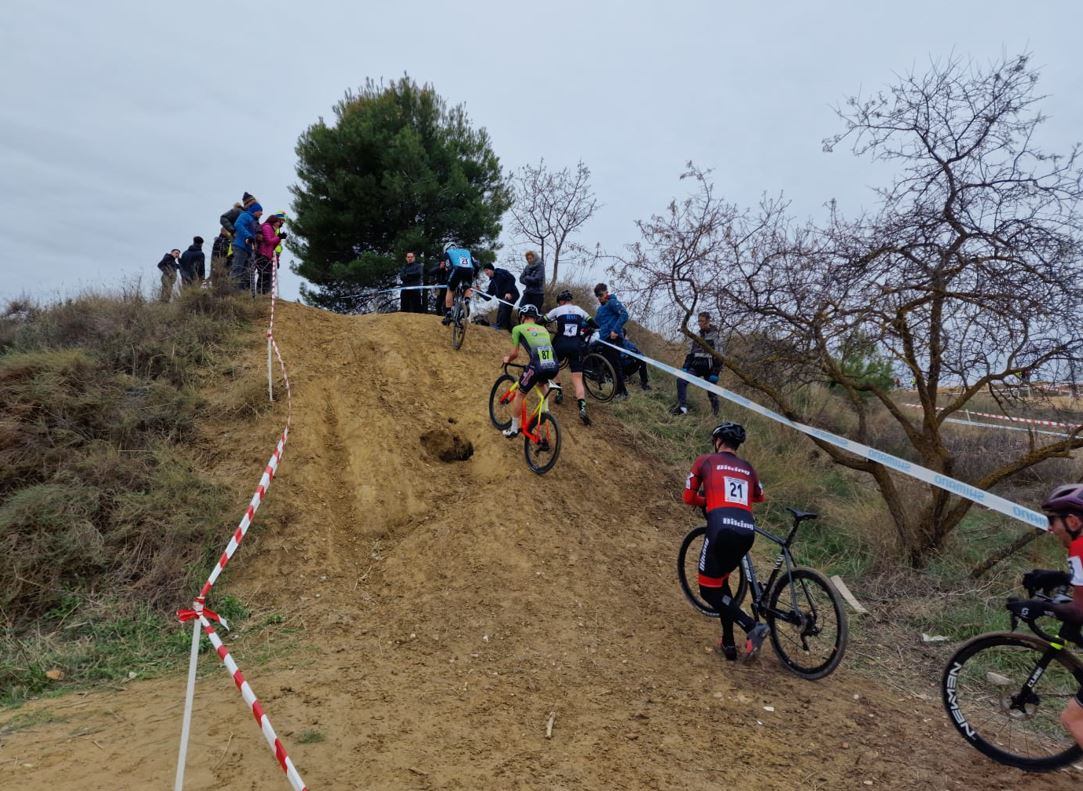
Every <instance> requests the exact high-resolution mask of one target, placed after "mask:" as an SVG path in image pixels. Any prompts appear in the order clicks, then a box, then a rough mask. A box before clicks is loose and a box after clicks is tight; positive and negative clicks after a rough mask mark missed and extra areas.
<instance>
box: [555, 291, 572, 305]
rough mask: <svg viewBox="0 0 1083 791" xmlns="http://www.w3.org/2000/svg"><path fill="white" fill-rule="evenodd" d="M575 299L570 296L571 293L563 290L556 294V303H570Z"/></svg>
mask: <svg viewBox="0 0 1083 791" xmlns="http://www.w3.org/2000/svg"><path fill="white" fill-rule="evenodd" d="M573 299H575V297H573V296H572V292H571V291H569V290H568V289H564V290H563V291H561V292H560V293H559V294H557V302H571V301H572V300H573Z"/></svg>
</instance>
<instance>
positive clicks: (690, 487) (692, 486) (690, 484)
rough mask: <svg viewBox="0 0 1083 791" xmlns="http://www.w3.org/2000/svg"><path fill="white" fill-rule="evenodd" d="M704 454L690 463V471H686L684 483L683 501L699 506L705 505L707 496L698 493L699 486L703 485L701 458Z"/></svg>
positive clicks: (703, 457)
mask: <svg viewBox="0 0 1083 791" xmlns="http://www.w3.org/2000/svg"><path fill="white" fill-rule="evenodd" d="M705 458H707V457H706V456H699V457H697V458H696V460H695V461H694V462H693V463H692V471H691V472H690V473H688V480H687V481H686V482H685V485H684V501H685V502H686V503H688V505H698V506H700V507H702V506H705V505H707V498H706V497H704V496H703V494H702V493H700V487H701V486H702V485H703V460H704V459H705Z"/></svg>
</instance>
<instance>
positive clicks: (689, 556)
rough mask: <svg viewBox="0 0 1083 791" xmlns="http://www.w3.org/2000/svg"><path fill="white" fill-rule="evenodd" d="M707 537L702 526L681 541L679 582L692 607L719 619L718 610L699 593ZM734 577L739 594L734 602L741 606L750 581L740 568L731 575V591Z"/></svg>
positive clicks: (678, 558)
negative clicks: (700, 561)
mask: <svg viewBox="0 0 1083 791" xmlns="http://www.w3.org/2000/svg"><path fill="white" fill-rule="evenodd" d="M706 535H707V528H706V527H704V526H702V525H701V526H699V527H697V528H694V529H693V530H691V531H690V532H689V533H688V535H686V536H685V537H684V540H683V541H681V548H680V550H679V551H678V552H677V582H679V583H680V586H681V592H682V593H683V594H684V598H686V599H688V603H689V604H691V605H692V607H694V608H695V609H696V610H697V611H698V612H700V613H702V614H703V615H706V616H708V617H709V618H717V617H718V610H716V609H715V608H714V607H712V606H711V605H710V604H708V603H707V600H706V599H704V598H703V597H702V596H701V595H700V593H699V556H700V554H701V553H702V552H703V540H704V536H706ZM734 575H736V577H737V592H736V593H735V594H734V596H733V600H734V601H735V602H737V604H738V605H739V604H740V603H741V602H742V601H744V598H745V594H747V593H748V580H747V579H746V578H745V570H744V567H743V566H738V567H737V568H736V569H735V570H734V571H733V573H731V574H730V589H731V590H732V589H733V579H734Z"/></svg>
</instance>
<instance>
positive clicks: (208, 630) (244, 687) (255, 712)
mask: <svg viewBox="0 0 1083 791" xmlns="http://www.w3.org/2000/svg"><path fill="white" fill-rule="evenodd" d="M277 299H278V260H277V257H276V259H275V260H274V262H273V265H272V267H271V318H270V322H269V324H268V327H267V343H268V349H267V354H268V363H269V361H270V355H271V352H272V351H273V352H274V355H275V357H277V359H278V365H279V367H280V369H281V371H282V380H283V382H284V383H285V387H286V427H285V428H284V429H283V430H282V434H281V436H280V437H279V439H278V443H277V445H275V450H274V453H273V454H272V455H271V459H270V461H268V462H267V466H266V467H264V469H263V475H262V476H261V477H260V481H259V485H258V486H257V487H256V493H255V494H253V495H252V499H251V501H249V503H248V508H247V509H245V512H244V516H242V517H241V521H240V523H239V524H238V525H237V527H236V529H235V530H234V531H233V535H232V536H230V539H229V543H228V544H227V545H226V549H225V551H224V552H223V553H222V554H221V556H220V557H219V558H218V562H217V563H215V566H214V569H212V570H211V573H210V575H209V576H208V577H207V581H206V582H204V583H203V587H202V588H200V591H199V595H198V596H197V597H196V599H195V601H194V602H193V604H192V609H191V610H181V611H179V612H178V613H177V617H178V618H179V619H180V621H181V622H182V623H183V622H186V621H189V620H192V621H195V624H194V625H193V633H192V650H191V657H190V659H189V667H188V687H187V691H186V696H185V702H184V720H183V724H182V727H181V744H180V753H179V756H178V759H177V775H176V780H175V782H174V789H175V791H181V789H182V788H183V785H184V765H185V760H186V757H187V753H188V736H189V731H190V726H191V719H192V704H193V700H194V697H195V678H196V674H195V670H196V662H197V660H198V655H199V631H200V628H202V631H203V632H204V634H206V635H207V637H208V638H209V639H210V641H211V645H212V646H214V650H215V651H216V652H217V653H218V657H219V658H220V659H221V660H222V663H223V664H224V665H225V666H226V670H228V671H229V673H230V675H231V676H232V678H233V681H234V683H235V684H236V685H237V689H239V690H240V692H241V697H242V698H244V701H245V703H247V704H248V707H249V709H250V710H251V711H252V716H253V717H255V719H256V722H257V723H258V724H259V727H260V730H261V731H262V732H263V737H264V738H265V739H266V740H267V744H268V746H270V748H271V751H272V752H274V755H275V759H276V760H277V761H278V764H279V766H281V767H282V770H283V771H284V772H285V773H286V778H287V779H288V780H289V782H290V785H291V786H293V788H294V791H304V790H305V788H306V787H305V784H304V781H303V780H302V779H301V776H300V774H298V772H297V769H296V767H294V765H293V762H292V761H291V760H290V758H289V756H288V755H287V754H286V748H285V747H283V746H282V742H281V741H280V740H279V738H278V736H277V734H275V731H274V728H272V727H271V721H270V720H269V719H268V718H267V715H266V713H265V712H264V711H263V706H262V705H261V704H260V702H259V699H258V698H257V697H256V695H255V693H254V692H253V691H252V688H251V687H250V686H249V684H248V682H247V681H246V680H245V678H244V675H243V674H242V673H241V671H240V669H239V668H238V667H237V664H236V663H235V662H234V661H233V657H231V656H230V654H229V651H228V650H227V649H226V647H225V645H224V644H223V643H222V640H221V638H219V637H218V634H217V633H216V632H215V630H214V627H212V626H211V623H210V621H211V620H215V621H218V622H220V623H222V625H223V626H226V628H228V625H227V624H226V623H225V620H224V619H222V618H220V617H219V616H218V615H217V614H216V613H214V612H213V611H211V610H208V609H207V608H206V606H205V602H206V600H207V596H208V594H209V593H210V591H211V588H213V587H214V584H215V582H217V580H218V577H219V576H220V575H221V574H222V571H223V570H225V567H226V565H227V564H228V563H229V561H230V559H231V558H232V557H233V555H234V553H235V552H236V551H237V549H238V548H239V547H240V545H241V542H242V541H243V540H244V537H245V535H246V534H247V533H248V528H249V527H251V526H252V520H253V518H254V517H255V514H256V511H257V510H258V509H259V507H260V505H261V504H262V503H263V498H264V497H266V495H267V489H268V488H269V487H270V485H271V481H272V480H274V477H275V475H276V474H277V472H278V464H279V462H280V461H281V460H282V452H283V450H284V449H285V447H286V441H287V440H288V439H289V435H290V425H291V423H292V421H293V392H292V390H291V388H290V379H289V374H288V373H287V372H286V363H285V361H284V360H283V359H282V352H281V350H280V349H279V348H278V343H277V341H275V338H274V315H275V303H276V302H277ZM270 379H271V374H270V371H269V370H268V389H269V390H270V387H271V385H270ZM272 398H273V396H272Z"/></svg>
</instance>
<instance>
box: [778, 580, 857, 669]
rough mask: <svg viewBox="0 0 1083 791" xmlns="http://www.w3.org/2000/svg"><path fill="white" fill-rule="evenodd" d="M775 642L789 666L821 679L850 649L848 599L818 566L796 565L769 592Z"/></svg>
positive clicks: (837, 664)
mask: <svg viewBox="0 0 1083 791" xmlns="http://www.w3.org/2000/svg"><path fill="white" fill-rule="evenodd" d="M765 618H766V621H767V625H768V626H770V627H771V645H772V646H773V647H774V649H775V653H776V654H777V655H778V658H779V659H780V660H781V661H782V664H784V665H785V666H786V668H787V669H788V670H790V671H791V672H793V673H795V674H796V675H798V676H800V677H801V678H804V679H808V680H809V681H815V680H816V679H818V678H823V677H824V676H826V675H828V674H829V673H831V672H832V671H834V669H835V668H836V667H838V666H839V662H841V661H842V656H843V654H844V653H845V652H846V639H847V636H848V628H847V623H846V611H845V610H844V609H843V606H842V598H841V597H840V596H839V594H838V592H837V591H836V590H835V587H834V586H833V585H832V584H831V583H830V582H829V581H828V579H827V577H825V576H824V575H823V574H821V573H820V572H818V571H814V570H813V569H806V568H795V569H794V570H793V572H792V573H791V574H789V575H785V574H783V575H782V576H780V577H779V578H778V581H777V582H775V584H774V586H773V587H772V588H771V591H770V593H769V594H768V596H767V611H766V614H765Z"/></svg>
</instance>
